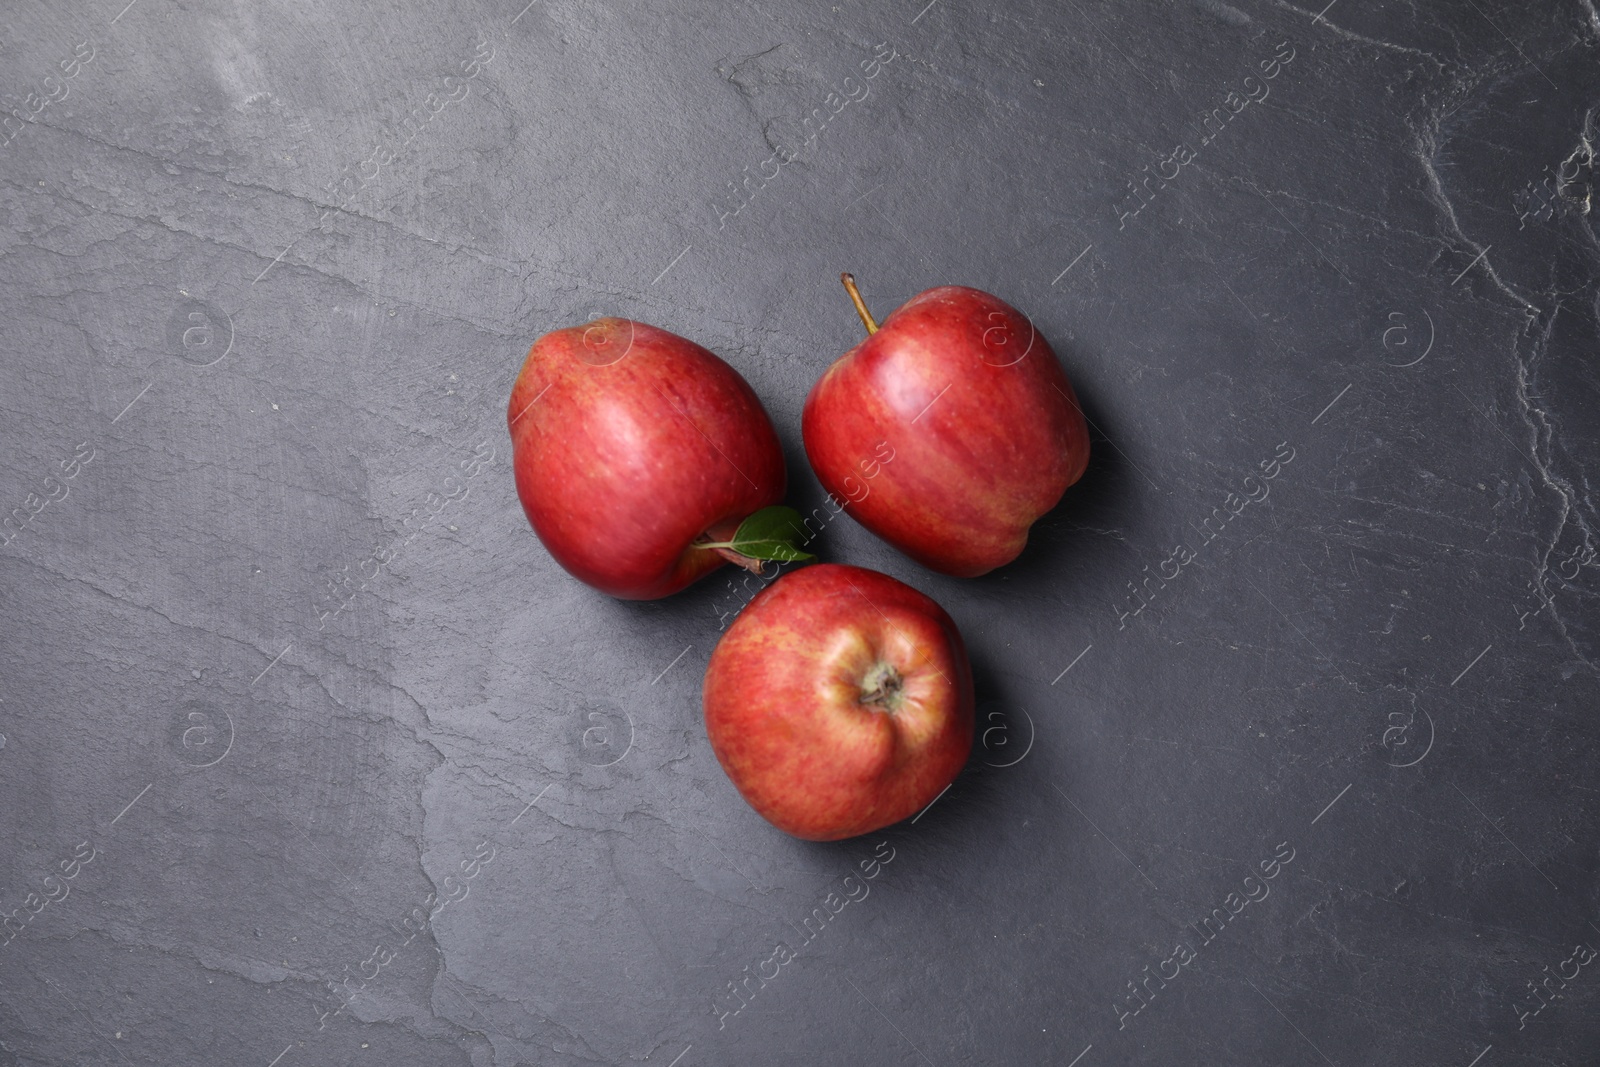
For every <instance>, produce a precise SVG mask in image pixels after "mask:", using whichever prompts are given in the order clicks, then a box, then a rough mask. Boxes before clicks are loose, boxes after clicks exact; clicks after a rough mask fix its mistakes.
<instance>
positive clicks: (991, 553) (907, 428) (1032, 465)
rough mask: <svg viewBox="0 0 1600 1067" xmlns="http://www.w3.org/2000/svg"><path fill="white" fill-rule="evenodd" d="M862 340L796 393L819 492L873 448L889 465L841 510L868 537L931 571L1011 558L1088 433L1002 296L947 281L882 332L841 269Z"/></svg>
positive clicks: (1065, 482) (907, 306)
mask: <svg viewBox="0 0 1600 1067" xmlns="http://www.w3.org/2000/svg"><path fill="white" fill-rule="evenodd" d="M841 279H842V280H843V282H844V285H845V289H846V290H847V291H848V292H849V294H850V298H851V300H852V301H854V303H855V307H856V312H857V314H858V315H860V317H861V322H862V324H863V325H864V326H865V327H866V330H867V337H866V339H865V340H864V341H862V342H861V343H860V344H857V345H856V346H855V347H854V348H852V349H851V350H850V351H848V352H846V353H845V354H844V355H843V356H842V357H840V358H839V359H838V360H837V361H836V362H835V363H834V364H833V365H832V366H831V367H829V368H828V370H827V372H826V373H824V374H823V376H822V378H821V379H820V380H819V381H818V382H817V383H816V385H815V386H813V387H812V389H811V393H810V395H809V396H807V397H806V404H805V411H804V414H803V415H802V418H801V432H802V435H803V437H804V440H805V449H806V456H807V458H808V459H809V460H810V461H811V467H812V469H813V470H814V471H816V474H817V478H818V479H819V480H820V481H821V482H822V485H823V488H825V489H827V490H828V492H830V493H832V494H834V495H835V496H837V497H840V498H843V496H844V495H845V494H844V492H843V490H844V489H845V488H846V486H845V479H846V478H848V477H851V476H852V475H853V474H854V473H855V468H856V465H857V464H858V463H859V462H860V460H861V458H862V457H863V456H866V455H870V454H871V451H872V449H873V447H874V445H875V444H876V443H877V442H880V441H887V442H888V443H889V444H890V445H891V446H892V447H893V448H894V451H895V456H896V458H895V462H894V464H893V465H892V466H885V467H884V468H883V470H882V473H881V475H880V476H879V478H878V481H877V482H876V483H875V484H874V486H873V491H872V492H871V493H870V494H869V495H867V496H866V497H865V498H864V499H862V500H860V501H858V502H856V503H855V504H854V505H853V506H852V507H851V508H850V509H849V511H850V514H851V515H853V516H854V517H855V518H856V520H857V521H859V522H860V523H861V524H862V525H863V526H865V527H866V528H867V529H869V530H871V531H872V532H873V533H875V534H877V535H878V536H879V537H881V538H883V539H884V540H885V541H888V542H889V543H890V544H892V545H894V546H895V547H896V548H898V549H900V550H901V551H902V552H904V553H905V554H906V555H908V556H910V557H911V558H912V559H914V560H916V561H917V562H919V563H921V564H922V565H924V566H926V567H929V568H931V569H933V570H936V571H941V572H943V573H945V574H952V575H956V576H958V577H968V578H970V577H976V576H977V575H980V574H985V573H987V572H989V571H991V570H993V569H994V568H996V567H999V566H1002V565H1003V564H1006V563H1009V562H1011V561H1012V560H1014V559H1016V558H1017V556H1018V555H1019V554H1020V553H1021V552H1022V549H1023V547H1024V546H1025V545H1026V544H1027V540H1028V529H1029V527H1031V526H1032V525H1033V523H1034V521H1035V520H1037V519H1038V518H1039V517H1040V516H1041V515H1043V514H1044V513H1045V512H1047V511H1049V510H1050V509H1051V508H1053V507H1055V506H1056V504H1057V503H1058V502H1059V501H1060V500H1061V497H1062V494H1063V493H1065V492H1066V490H1067V488H1068V487H1069V486H1071V485H1072V484H1073V483H1074V482H1076V481H1077V480H1078V479H1079V478H1080V477H1082V476H1083V472H1084V469H1085V468H1086V467H1087V466H1088V463H1089V427H1088V425H1087V423H1086V421H1085V420H1084V416H1083V411H1082V409H1081V408H1080V407H1079V406H1078V398H1077V395H1076V394H1075V393H1074V392H1073V389H1072V384H1071V383H1070V382H1069V381H1068V380H1067V376H1066V373H1065V372H1064V371H1062V369H1061V364H1060V363H1059V362H1058V361H1057V360H1056V356H1055V353H1054V352H1053V351H1051V348H1050V345H1049V343H1048V342H1047V341H1045V339H1044V337H1042V336H1041V335H1040V334H1039V333H1038V332H1037V331H1036V330H1035V329H1034V327H1033V322H1032V320H1030V319H1029V318H1028V317H1027V316H1025V315H1023V314H1022V313H1021V312H1020V311H1017V310H1016V309H1015V308H1013V307H1012V306H1011V305H1009V304H1007V303H1006V302H1005V301H1003V300H1001V299H1000V298H999V297H996V296H992V295H990V294H989V293H985V292H982V291H981V290H978V289H969V288H967V287H965V286H959V285H946V286H940V287H939V288H936V289H929V290H927V291H926V292H922V293H919V294H917V295H916V296H914V297H912V298H911V299H910V300H908V301H907V302H906V303H904V304H902V305H901V306H900V307H899V308H898V309H897V310H895V312H894V313H893V314H891V315H890V316H889V317H888V318H887V319H885V320H884V321H883V325H882V326H881V327H880V326H879V325H878V323H877V321H876V320H875V319H874V318H873V317H872V314H871V313H870V312H869V311H868V310H867V306H866V302H865V301H864V300H863V299H862V297H861V294H860V292H859V291H858V290H857V288H856V284H855V279H854V278H852V277H851V276H850V275H849V274H845V275H841Z"/></svg>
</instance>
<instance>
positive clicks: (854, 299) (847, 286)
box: [839, 272, 878, 337]
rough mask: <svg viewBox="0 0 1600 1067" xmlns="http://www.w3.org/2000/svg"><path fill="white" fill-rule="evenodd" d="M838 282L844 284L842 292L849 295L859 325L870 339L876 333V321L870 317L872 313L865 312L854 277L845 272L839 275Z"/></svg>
mask: <svg viewBox="0 0 1600 1067" xmlns="http://www.w3.org/2000/svg"><path fill="white" fill-rule="evenodd" d="M839 280H840V281H841V282H843V283H844V291H845V292H847V293H849V294H850V301H851V303H853V304H855V306H856V314H857V315H860V316H861V325H863V326H865V327H866V328H867V336H868V337H871V336H872V335H873V334H875V333H877V332H878V320H877V319H875V318H873V317H872V312H870V311H868V310H867V302H866V301H865V300H863V299H861V290H860V289H857V288H856V276H855V275H854V274H851V273H849V272H846V273H844V274H841V275H839Z"/></svg>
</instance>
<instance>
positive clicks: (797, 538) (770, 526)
mask: <svg viewBox="0 0 1600 1067" xmlns="http://www.w3.org/2000/svg"><path fill="white" fill-rule="evenodd" d="M805 536H806V529H805V523H804V522H803V521H802V520H801V518H800V513H799V512H798V511H796V510H795V509H794V508H791V507H785V506H784V505H782V504H779V505H776V506H774V507H770V508H762V509H761V510H760V511H758V512H756V513H755V514H754V515H751V516H750V517H749V518H748V519H745V520H744V521H743V522H741V523H740V524H739V529H738V531H737V532H736V533H734V535H733V540H732V541H730V542H729V544H728V547H730V548H732V549H733V550H734V551H735V552H737V553H739V554H740V555H741V556H749V557H750V558H751V559H775V560H799V559H816V558H817V557H816V556H814V555H812V554H811V553H810V552H803V551H801V550H800V542H801V541H802V540H804V539H805Z"/></svg>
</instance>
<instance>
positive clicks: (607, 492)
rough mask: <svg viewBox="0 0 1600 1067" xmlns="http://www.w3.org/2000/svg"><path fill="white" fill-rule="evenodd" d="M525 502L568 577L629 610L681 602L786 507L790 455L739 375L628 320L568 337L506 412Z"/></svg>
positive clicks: (550, 349) (547, 342)
mask: <svg viewBox="0 0 1600 1067" xmlns="http://www.w3.org/2000/svg"><path fill="white" fill-rule="evenodd" d="M506 422H507V424H508V426H509V428H510V431H511V443H512V448H513V461H512V467H513V470H514V472H515V475H516V483H517V495H518V497H519V498H520V499H521V501H522V508H523V511H524V512H525V513H526V514H527V516H528V521H529V522H530V523H531V524H532V525H533V529H534V532H535V533H537V534H538V535H539V540H540V541H542V542H544V545H545V547H546V548H547V549H549V551H550V555H551V556H553V557H555V560H556V562H557V563H559V564H561V566H562V567H564V568H565V569H566V570H567V572H568V573H570V574H571V575H573V576H574V577H575V578H577V579H579V580H580V581H583V582H585V583H587V584H589V585H591V586H593V587H595V588H596V589H599V590H601V591H602V592H605V593H609V594H610V595H612V596H614V597H620V598H622V599H626V600H653V599H656V598H658V597H664V596H669V595H670V594H672V593H675V592H677V591H678V590H680V589H682V588H684V587H685V586H687V585H689V584H690V583H691V582H693V581H695V580H696V579H699V578H701V577H704V576H705V575H706V574H709V573H710V572H711V571H713V570H715V569H716V568H718V567H720V566H722V564H723V563H724V562H726V560H725V559H724V557H723V556H722V555H720V554H718V553H717V552H716V551H713V550H708V549H703V548H699V547H695V543H696V542H697V541H724V540H726V539H727V538H729V537H731V536H732V535H733V533H734V531H735V530H736V529H737V528H738V525H739V523H740V521H742V520H743V519H744V518H746V517H747V516H749V515H751V514H752V513H754V512H756V511H758V510H760V509H761V508H763V507H766V506H768V505H771V504H776V503H778V502H779V501H781V500H782V499H783V495H784V491H785V488H786V486H787V477H788V476H787V472H786V470H785V468H784V462H783V449H782V447H781V446H780V444H779V443H778V435H777V433H776V431H775V430H774V429H773V427H772V420H771V419H770V418H768V417H767V413H766V411H765V410H764V409H763V408H762V406H761V401H760V400H759V399H758V398H757V397H756V394H755V392H754V391H753V390H752V389H751V388H750V386H749V384H748V383H747V382H745V380H744V379H743V378H741V377H740V376H739V374H738V372H737V371H735V370H734V369H733V368H732V367H730V366H728V365H727V364H726V363H724V362H723V361H722V360H720V359H718V358H717V357H716V356H715V355H713V354H712V353H710V352H708V351H707V350H706V349H704V348H702V347H700V346H699V345H697V344H695V343H694V342H693V341H690V340H687V339H686V338H683V337H679V336H677V335H676V334H672V333H668V332H667V331H666V330H661V329H657V328H656V327H654V326H649V325H646V324H645V323H642V322H632V321H630V320H628V319H614V318H603V319H596V320H595V321H594V322H591V323H588V324H586V325H583V326H573V327H570V328H568V329H563V330H555V331H553V332H551V333H547V334H545V335H544V336H543V337H541V338H539V340H538V341H536V342H535V343H534V345H533V348H532V349H531V350H530V351H529V352H528V358H527V361H526V362H525V363H524V364H523V367H522V371H521V373H520V374H519V375H518V376H517V380H516V384H515V385H514V386H513V387H512V389H511V400H510V403H509V405H508V406H507V408H506Z"/></svg>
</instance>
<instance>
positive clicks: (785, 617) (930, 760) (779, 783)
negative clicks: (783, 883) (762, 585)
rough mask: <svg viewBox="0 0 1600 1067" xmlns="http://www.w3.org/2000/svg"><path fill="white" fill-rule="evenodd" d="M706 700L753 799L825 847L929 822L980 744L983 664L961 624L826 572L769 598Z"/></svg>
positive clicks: (774, 589)
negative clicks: (977, 704) (977, 662)
mask: <svg viewBox="0 0 1600 1067" xmlns="http://www.w3.org/2000/svg"><path fill="white" fill-rule="evenodd" d="M703 702H704V708H705V721H706V734H707V736H708V738H709V739H710V741H711V747H712V750H713V751H714V752H715V753H716V756H717V760H718V761H719V762H720V763H721V764H722V768H723V770H724V771H726V772H727V774H728V777H729V778H730V779H731V780H732V781H733V784H734V786H735V787H736V788H737V789H738V790H739V792H740V794H741V795H743V797H744V799H745V800H746V801H747V802H748V803H749V804H750V806H751V807H752V808H754V809H755V810H756V811H757V812H758V813H759V814H760V815H761V816H762V817H763V818H765V819H766V820H767V821H768V822H770V823H772V824H773V825H774V826H776V827H778V829H780V830H783V831H785V832H786V833H790V834H793V835H794V836H796V837H800V838H804V839H807V840H811V841H836V840H841V839H843V838H847V837H856V836H858V835H860V834H866V833H870V832H872V831H873V830H876V829H879V828H881V827H884V826H888V825H890V824H892V823H896V822H899V821H900V820H902V819H905V818H908V817H910V816H912V815H915V814H916V813H917V812H919V811H921V810H922V809H923V808H925V807H926V806H927V805H929V804H931V803H932V802H933V801H934V799H935V798H937V797H938V796H939V794H940V793H941V792H942V791H943V790H944V788H945V787H946V786H948V785H949V784H950V783H951V782H952V781H954V780H955V777H956V775H957V774H959V773H960V772H961V769H962V767H964V766H965V765H966V762H967V756H968V754H969V753H970V752H971V749H972V736H973V731H974V721H975V718H974V712H973V706H974V702H973V687H972V669H971V667H970V665H969V664H968V662H967V652H966V646H965V644H964V643H963V642H962V639H961V633H960V631H959V630H957V629H956V625H955V622H954V621H953V620H952V619H951V618H950V616H949V615H948V614H947V613H946V612H945V610H944V609H943V608H941V607H940V606H939V605H938V604H937V603H935V602H934V601H933V600H932V599H931V598H929V597H927V596H925V595H923V594H922V593H919V592H918V591H917V590H915V589H913V588H911V587H910V586H909V585H906V584H905V583H903V582H900V581H897V580H895V579H894V578H890V577H889V576H888V575H884V574H879V573H878V572H876V571H870V570H866V569H864V568H861V567H850V566H844V565H842V564H830V563H824V564H817V565H815V566H810V567H806V568H804V569H802V570H798V571H793V572H791V573H789V574H787V575H785V576H784V577H782V578H780V579H778V580H777V581H776V582H774V583H773V584H772V585H770V586H768V587H767V588H766V589H764V590H762V591H761V592H760V593H759V594H758V595H757V596H756V597H755V599H753V600H752V601H751V602H750V604H749V606H748V607H747V608H745V610H744V612H743V614H741V615H740V616H739V618H738V619H737V620H736V621H735V622H734V623H733V625H732V626H731V627H729V628H728V632H727V633H726V634H725V635H724V636H723V638H722V641H721V642H720V643H719V644H718V645H717V647H716V650H715V651H714V652H713V653H712V654H711V662H710V664H709V666H708V667H707V669H706V677H705V687H704V690H703Z"/></svg>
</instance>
